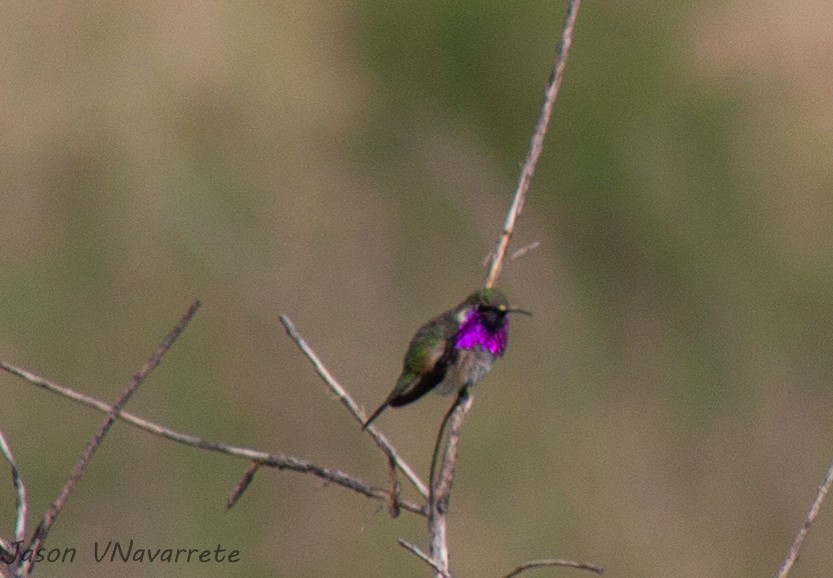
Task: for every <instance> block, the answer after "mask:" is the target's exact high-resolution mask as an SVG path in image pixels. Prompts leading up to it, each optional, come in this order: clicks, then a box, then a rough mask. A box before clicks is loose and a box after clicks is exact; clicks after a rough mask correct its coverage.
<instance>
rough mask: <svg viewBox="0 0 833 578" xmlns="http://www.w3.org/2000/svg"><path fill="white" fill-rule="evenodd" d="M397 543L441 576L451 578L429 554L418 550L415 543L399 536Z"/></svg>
mask: <svg viewBox="0 0 833 578" xmlns="http://www.w3.org/2000/svg"><path fill="white" fill-rule="evenodd" d="M399 545H400V546H402V547H403V548H405V549H406V550H408V551H409V552H410V553H411V554H413V555H414V556H416V557H417V558H419V559H420V560H422V561H423V562H425V563H426V564H428V565H429V566H431V568H433V569H434V570H435V571H436V572H437V574H439V575H440V576H441V577H442V578H453V577H452V576H451V574H449V573H448V572H447V571H446V570H443V569H442V568H440V567H439V566H438V565H437V563H436V562H434V561H433V560H432V559H431V556H429V555H428V554H426V553H425V552H423V551H422V550H420V549H419V548H418V547H417V546H416V545H414V544H411V543H410V542H406V541H405V540H403V539H402V538H399Z"/></svg>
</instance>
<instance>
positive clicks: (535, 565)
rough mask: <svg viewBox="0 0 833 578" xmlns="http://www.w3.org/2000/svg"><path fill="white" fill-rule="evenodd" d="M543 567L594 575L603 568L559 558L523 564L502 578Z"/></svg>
mask: <svg viewBox="0 0 833 578" xmlns="http://www.w3.org/2000/svg"><path fill="white" fill-rule="evenodd" d="M544 566H561V567H565V568H578V569H579V570H589V571H590V572H595V573H596V574H603V573H604V568H600V567H599V566H595V565H593V564H585V563H583V562H573V561H572V560H562V559H560V558H548V559H546V560H533V561H531V562H524V563H523V564H521V565H520V566H518V567H517V568H515V569H514V570H512V571H511V572H510V573H509V574H507V575H506V576H504V577H503V578H512V577H513V576H517V575H518V574H520V573H521V572H524V571H526V570H531V569H533V568H542V567H544Z"/></svg>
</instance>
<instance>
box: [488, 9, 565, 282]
mask: <svg viewBox="0 0 833 578" xmlns="http://www.w3.org/2000/svg"><path fill="white" fill-rule="evenodd" d="M580 4H581V0H570V3H569V4H568V6H567V16H566V18H565V19H564V27H563V28H562V30H561V44H560V45H559V47H558V52H557V53H556V56H555V62H554V64H553V69H552V73H551V74H550V79H549V82H548V83H547V87H546V89H545V90H544V104H543V106H542V107H541V112H540V114H539V115H538V122H537V123H536V124H535V131H534V132H533V133H532V139H531V141H530V143H529V151H528V152H527V154H526V160H525V161H524V164H523V167H522V169H521V176H520V177H519V178H518V186H517V187H516V188H515V196H514V197H513V199H512V205H511V206H510V207H509V212H508V213H507V214H506V221H505V222H504V225H503V233H501V235H500V238H499V239H498V241H497V244H496V245H495V249H494V251H493V252H492V263H491V266H490V267H489V272H488V274H487V275H486V281H485V282H484V285H485V286H486V287H494V286H495V284H496V283H497V278H498V277H499V276H500V271H501V269H502V268H503V261H504V259H505V258H506V250H507V248H508V247H509V240H510V239H511V238H512V233H514V231H515V222H516V221H517V220H518V217H520V216H521V213H522V212H523V207H524V201H525V200H526V193H527V191H528V190H529V184H530V182H531V181H532V175H534V174H535V167H536V166H537V165H538V158H539V157H540V156H541V151H542V150H543V148H544V136H545V135H546V134H547V127H548V126H549V122H550V118H551V117H552V109H553V105H554V104H555V99H556V97H557V96H558V89H559V87H560V86H561V79H562V77H563V76H564V66H565V64H566V63H567V53H568V52H569V50H570V44H572V42H573V29H574V28H575V24H576V16H577V15H578V9H579V5H580Z"/></svg>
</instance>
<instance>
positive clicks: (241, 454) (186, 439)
mask: <svg viewBox="0 0 833 578" xmlns="http://www.w3.org/2000/svg"><path fill="white" fill-rule="evenodd" d="M0 369H3V370H5V371H7V372H9V373H11V374H12V375H16V376H17V377H20V378H21V379H23V380H25V381H27V382H29V383H31V384H33V385H36V386H38V387H40V388H43V389H45V390H47V391H50V392H52V393H55V394H58V395H61V396H63V397H66V398H69V399H71V400H73V401H76V402H78V403H80V404H83V405H86V406H88V407H91V408H94V409H96V410H98V411H101V412H104V413H111V412H113V410H114V408H113V407H111V406H110V405H109V404H107V403H105V402H103V401H101V400H99V399H96V398H94V397H91V396H88V395H86V394H83V393H81V392H78V391H76V390H74V389H72V388H70V387H67V386H65V385H59V384H57V383H54V382H51V381H48V380H46V379H44V378H42V377H40V376H38V375H35V374H34V373H31V372H29V371H26V370H23V369H20V368H18V367H15V366H13V365H11V364H9V363H6V362H4V361H0ZM114 414H115V416H116V417H117V418H118V419H121V420H123V421H125V422H127V423H129V424H130V425H132V426H135V427H137V428H139V429H142V430H144V431H146V432H149V433H152V434H154V435H157V436H159V437H162V438H165V439H168V440H171V441H173V442H177V443H180V444H183V445H187V446H192V447H195V448H200V449H203V450H208V451H213V452H217V453H221V454H226V455H230V456H235V457H238V458H244V459H246V460H249V461H256V462H260V463H261V465H264V466H268V467H272V468H277V469H282V470H290V471H294V472H299V473H304V474H312V475H314V476H317V477H319V478H321V479H323V480H326V481H328V482H332V483H334V484H337V485H339V486H342V487H344V488H347V489H348V490H353V491H354V492H358V493H359V494H362V495H364V496H366V497H368V498H373V499H376V500H382V501H385V502H388V501H389V493H388V492H387V491H385V490H383V489H380V488H377V487H374V486H372V485H370V484H368V483H367V482H364V481H362V480H360V479H359V478H356V477H354V476H351V475H350V474H347V473H345V472H343V471H341V470H337V469H331V468H325V467H321V466H318V465H316V464H314V463H312V462H310V461H308V460H304V459H301V458H296V457H294V456H289V455H286V454H282V453H270V452H266V451H263V450H258V449H253V448H247V447H240V446H233V445H230V444H225V443H221V442H215V441H211V440H206V439H203V438H200V437H197V436H195V435H191V434H186V433H181V432H178V431H175V430H173V429H170V428H168V427H165V426H163V425H160V424H158V423H154V422H152V421H149V420H146V419H144V418H141V417H138V416H136V415H133V414H131V413H128V412H126V411H119V412H114ZM397 504H398V505H399V506H400V507H401V508H402V509H403V510H406V511H408V512H411V513H414V514H419V515H420V516H426V515H427V511H426V509H425V508H424V507H423V506H420V505H417V504H414V503H413V502H409V501H406V500H397Z"/></svg>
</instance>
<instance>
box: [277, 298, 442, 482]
mask: <svg viewBox="0 0 833 578" xmlns="http://www.w3.org/2000/svg"><path fill="white" fill-rule="evenodd" d="M280 320H281V323H282V324H283V326H284V327H285V328H286V333H287V335H289V338H290V339H292V341H294V342H295V344H296V345H297V346H298V348H299V349H300V350H301V352H302V353H303V354H304V355H305V356H306V358H307V359H309V361H310V363H312V366H313V368H314V369H315V372H316V373H317V374H318V375H319V376H320V377H321V379H322V380H324V383H325V384H327V387H329V388H330V390H331V391H332V392H333V393H334V394H335V395H336V397H338V399H339V401H341V403H342V405H344V407H346V408H347V409H348V410H349V411H350V413H351V414H353V417H355V418H356V420H357V421H358V422H359V423H360V424H362V425H364V423H365V419H366V416H365V414H364V412H363V411H362V410H361V409H359V406H358V404H357V403H356V402H355V400H354V399H353V398H352V397H351V396H350V394H349V393H347V391H346V390H345V389H344V388H343V387H342V386H341V384H339V383H338V382H337V381H336V380H335V378H333V376H332V374H331V373H330V372H329V371H328V370H327V368H326V367H324V363H323V362H322V361H321V359H319V357H318V355H316V353H315V351H313V350H312V348H311V347H310V346H309V345H307V342H306V341H304V338H303V337H301V334H300V333H298V330H297V329H295V325H294V324H293V323H292V321H291V320H290V319H289V317H287V316H286V315H281V317H280ZM365 431H366V432H368V433H369V434H370V436H371V437H372V438H373V441H374V442H376V445H377V446H379V449H381V450H382V451H383V452H384V453H385V455H386V456H387V458H388V460H389V461H392V462H393V463H395V464H396V465H397V467H399V469H400V470H402V473H403V474H405V477H406V478H408V479H409V480H410V481H411V483H412V484H413V485H414V487H415V488H416V489H417V491H418V492H419V493H420V494H422V496H423V497H424V498H427V497H428V488H426V487H425V484H424V483H423V482H422V480H421V479H420V478H419V476H418V475H417V474H416V473H415V472H414V471H413V469H411V466H409V465H408V464H407V462H405V461H403V460H402V459H401V458H400V457H399V454H397V452H396V450H395V449H394V447H393V445H391V443H390V442H389V441H388V439H387V438H386V437H385V436H383V435H382V434H381V433H379V431H378V430H377V429H376V428H374V427H373V426H370V427H368V428H367V429H366V430H365Z"/></svg>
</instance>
